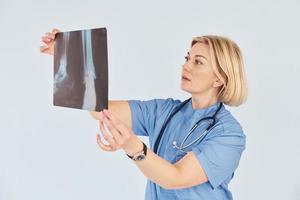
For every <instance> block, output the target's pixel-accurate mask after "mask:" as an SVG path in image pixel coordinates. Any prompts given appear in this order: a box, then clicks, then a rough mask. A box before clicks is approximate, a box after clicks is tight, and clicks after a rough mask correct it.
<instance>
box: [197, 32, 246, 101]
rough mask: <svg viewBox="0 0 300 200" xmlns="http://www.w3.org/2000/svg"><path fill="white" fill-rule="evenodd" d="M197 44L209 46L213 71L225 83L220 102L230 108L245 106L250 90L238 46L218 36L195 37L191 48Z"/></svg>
mask: <svg viewBox="0 0 300 200" xmlns="http://www.w3.org/2000/svg"><path fill="white" fill-rule="evenodd" d="M197 42H201V43H204V44H207V45H208V46H209V51H210V55H211V58H212V63H211V64H212V66H213V70H214V72H215V74H216V76H217V77H218V78H219V79H220V80H221V81H222V83H223V85H222V86H221V89H220V90H219V93H218V99H219V101H221V102H223V103H224V104H226V105H229V106H239V105H241V104H243V103H244V102H245V101H246V99H247V96H248V88H247V83H246V77H245V74H244V64H243V58H242V53H241V50H240V48H239V47H238V45H237V44H236V43H235V42H233V41H232V40H230V39H229V38H226V37H220V36H216V35H204V36H200V37H194V38H193V39H192V42H191V47H192V46H193V45H194V44H196V43H197Z"/></svg>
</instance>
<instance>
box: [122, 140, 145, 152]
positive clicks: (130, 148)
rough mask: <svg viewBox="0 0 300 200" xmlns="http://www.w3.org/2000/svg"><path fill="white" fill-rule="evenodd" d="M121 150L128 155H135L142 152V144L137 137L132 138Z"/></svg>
mask: <svg viewBox="0 0 300 200" xmlns="http://www.w3.org/2000/svg"><path fill="white" fill-rule="evenodd" d="M123 150H124V151H125V153H126V154H128V155H133V154H136V153H137V152H141V151H142V150H143V142H142V141H141V140H140V139H139V138H138V137H136V136H134V137H133V138H132V139H131V140H129V141H128V143H127V144H126V146H124V147H123Z"/></svg>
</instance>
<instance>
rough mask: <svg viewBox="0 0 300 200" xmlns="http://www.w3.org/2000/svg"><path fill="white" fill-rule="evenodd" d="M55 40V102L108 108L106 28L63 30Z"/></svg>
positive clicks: (89, 107)
mask: <svg viewBox="0 0 300 200" xmlns="http://www.w3.org/2000/svg"><path fill="white" fill-rule="evenodd" d="M55 41H56V42H55V46H54V80H53V82H54V85H53V104H54V105H55V106H62V107H69V108H77V109H82V110H89V111H101V110H103V109H107V107H108V59H107V31H106V28H96V29H86V30H78V31H70V32H60V33H58V34H57V35H56V40H55Z"/></svg>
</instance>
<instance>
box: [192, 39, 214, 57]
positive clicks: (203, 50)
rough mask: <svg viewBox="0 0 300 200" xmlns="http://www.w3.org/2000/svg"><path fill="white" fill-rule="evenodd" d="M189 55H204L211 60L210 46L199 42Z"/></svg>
mask: <svg viewBox="0 0 300 200" xmlns="http://www.w3.org/2000/svg"><path fill="white" fill-rule="evenodd" d="M189 54H190V55H191V56H196V55H202V56H204V57H205V58H207V59H210V54H209V46H208V45H207V44H204V43H202V42H197V43H196V44H194V45H193V46H192V48H191V50H190V51H189Z"/></svg>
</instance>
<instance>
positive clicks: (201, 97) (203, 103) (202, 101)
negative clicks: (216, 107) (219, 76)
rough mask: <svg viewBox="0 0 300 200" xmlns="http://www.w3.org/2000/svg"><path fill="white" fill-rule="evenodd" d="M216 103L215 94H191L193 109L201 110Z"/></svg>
mask: <svg viewBox="0 0 300 200" xmlns="http://www.w3.org/2000/svg"><path fill="white" fill-rule="evenodd" d="M217 102H218V98H217V95H216V94H212V93H207V94H201V93H197V94H192V106H193V109H202V108H207V107H209V106H211V105H213V104H215V103H217Z"/></svg>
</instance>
